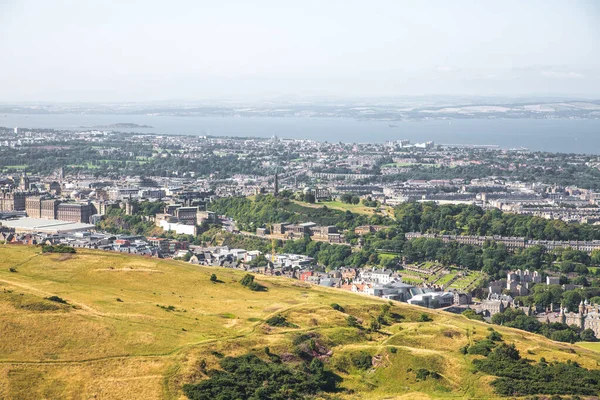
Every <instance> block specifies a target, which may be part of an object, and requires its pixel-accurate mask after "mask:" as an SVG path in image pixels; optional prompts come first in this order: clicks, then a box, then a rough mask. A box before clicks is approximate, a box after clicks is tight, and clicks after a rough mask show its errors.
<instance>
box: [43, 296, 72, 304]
mask: <svg viewBox="0 0 600 400" xmlns="http://www.w3.org/2000/svg"><path fill="white" fill-rule="evenodd" d="M45 299H46V300H50V301H55V302H57V303H62V304H68V303H67V301H66V300H65V299H62V298H60V297H58V296H50V297H46V298H45Z"/></svg>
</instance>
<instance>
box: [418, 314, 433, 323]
mask: <svg viewBox="0 0 600 400" xmlns="http://www.w3.org/2000/svg"><path fill="white" fill-rule="evenodd" d="M417 321H419V322H430V321H433V318H431V317H430V316H429V314H425V313H423V314H421V315H419V319H418V320H417Z"/></svg>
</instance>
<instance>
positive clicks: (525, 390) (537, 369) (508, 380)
mask: <svg viewBox="0 0 600 400" xmlns="http://www.w3.org/2000/svg"><path fill="white" fill-rule="evenodd" d="M473 365H474V366H475V368H476V369H478V370H479V371H481V372H484V373H486V374H490V375H493V376H496V377H498V379H496V380H494V381H492V382H491V384H492V386H493V387H494V389H495V391H496V393H497V394H499V395H501V396H511V397H512V396H519V397H520V396H526V395H537V394H543V395H551V396H558V395H586V396H595V395H597V393H598V390H599V389H600V388H599V382H600V371H599V370H587V369H585V368H582V367H581V366H579V364H577V363H576V362H572V361H567V362H566V363H562V362H552V363H547V362H546V360H544V359H540V362H539V363H532V362H531V361H530V360H525V359H522V358H521V356H520V354H519V351H518V350H517V349H516V348H515V346H514V344H513V345H507V344H500V345H498V346H497V347H496V348H495V349H494V351H493V352H492V353H491V354H490V355H488V356H487V358H486V359H483V360H474V361H473Z"/></svg>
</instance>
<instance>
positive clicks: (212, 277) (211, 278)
mask: <svg viewBox="0 0 600 400" xmlns="http://www.w3.org/2000/svg"><path fill="white" fill-rule="evenodd" d="M210 281H211V282H216V281H217V275H216V274H212V275H211V276H210Z"/></svg>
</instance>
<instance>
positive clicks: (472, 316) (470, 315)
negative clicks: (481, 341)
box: [462, 308, 483, 321]
mask: <svg viewBox="0 0 600 400" xmlns="http://www.w3.org/2000/svg"><path fill="white" fill-rule="evenodd" d="M462 315H464V316H465V317H467V318H469V319H474V320H476V321H483V315H481V314H477V313H476V312H475V310H472V309H470V308H469V309H468V310H465V311H463V312H462Z"/></svg>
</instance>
